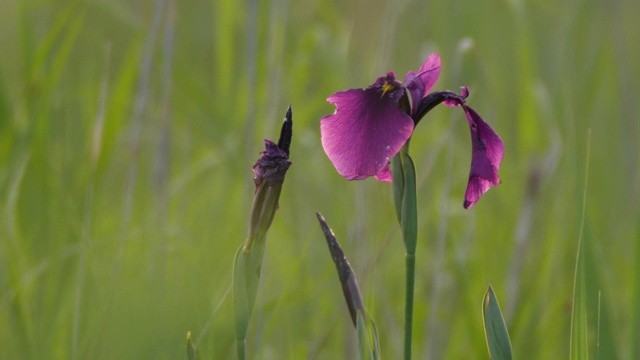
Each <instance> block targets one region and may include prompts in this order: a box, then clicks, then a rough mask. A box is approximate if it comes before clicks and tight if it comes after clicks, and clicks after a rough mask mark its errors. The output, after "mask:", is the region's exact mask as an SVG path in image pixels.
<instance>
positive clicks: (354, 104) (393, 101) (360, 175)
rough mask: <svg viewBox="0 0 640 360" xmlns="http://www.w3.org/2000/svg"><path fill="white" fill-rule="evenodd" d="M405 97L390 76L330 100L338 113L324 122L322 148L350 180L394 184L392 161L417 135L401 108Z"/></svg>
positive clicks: (324, 119)
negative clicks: (413, 136) (391, 171)
mask: <svg viewBox="0 0 640 360" xmlns="http://www.w3.org/2000/svg"><path fill="white" fill-rule="evenodd" d="M402 94H404V89H403V88H402V85H401V84H400V83H398V82H397V81H395V76H393V73H389V74H387V76H386V77H382V78H380V79H378V81H377V82H376V83H374V84H373V85H371V86H369V87H368V88H366V89H350V90H346V91H340V92H337V93H335V94H333V95H331V96H330V97H329V98H327V101H328V102H330V103H332V104H335V105H336V111H335V113H334V114H333V115H329V116H325V117H324V118H322V120H321V121H320V133H321V138H322V147H323V148H324V151H325V153H326V154H327V156H328V157H329V159H330V160H331V162H332V163H333V165H334V166H335V168H336V170H337V171H338V173H339V174H340V175H342V176H344V177H345V178H346V179H347V180H362V179H365V178H367V177H369V176H376V175H377V179H378V180H380V181H388V182H390V181H391V176H390V175H388V162H389V159H390V158H391V157H393V156H394V155H395V154H396V153H397V152H398V151H399V150H400V148H401V147H402V145H404V143H405V142H406V141H407V139H409V137H410V136H411V133H412V132H413V120H412V119H411V117H409V115H407V114H405V113H404V112H403V111H402V110H401V109H400V107H399V105H398V101H399V99H400V98H401V97H402ZM385 168H386V169H387V170H386V171H385Z"/></svg>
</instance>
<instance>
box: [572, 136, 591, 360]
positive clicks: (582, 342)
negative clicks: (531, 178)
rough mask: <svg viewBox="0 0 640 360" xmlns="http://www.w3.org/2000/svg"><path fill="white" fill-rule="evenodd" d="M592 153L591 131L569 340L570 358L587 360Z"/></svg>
mask: <svg viewBox="0 0 640 360" xmlns="http://www.w3.org/2000/svg"><path fill="white" fill-rule="evenodd" d="M590 153H591V129H589V131H588V133H587V154H586V157H585V172H584V186H583V192H582V214H581V220H580V233H579V235H578V248H577V250H576V266H575V274H574V283H573V310H572V312H571V336H570V340H569V358H570V359H572V360H586V359H588V358H589V343H588V337H587V335H588V334H587V332H588V324H587V298H586V297H587V294H586V276H585V244H584V242H583V235H584V224H585V211H586V208H587V192H588V185H589V163H590Z"/></svg>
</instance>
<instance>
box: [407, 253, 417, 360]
mask: <svg viewBox="0 0 640 360" xmlns="http://www.w3.org/2000/svg"><path fill="white" fill-rule="evenodd" d="M405 261H406V273H405V278H406V291H405V298H404V300H405V303H404V359H405V360H411V339H412V335H413V289H414V283H415V273H416V255H415V254H409V253H407V254H406V255H405Z"/></svg>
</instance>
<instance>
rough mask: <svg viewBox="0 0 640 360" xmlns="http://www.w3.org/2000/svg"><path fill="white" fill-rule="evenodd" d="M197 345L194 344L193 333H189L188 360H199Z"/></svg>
mask: <svg viewBox="0 0 640 360" xmlns="http://www.w3.org/2000/svg"><path fill="white" fill-rule="evenodd" d="M197 359H198V356H197V355H196V344H194V343H193V339H192V337H191V331H187V360H197Z"/></svg>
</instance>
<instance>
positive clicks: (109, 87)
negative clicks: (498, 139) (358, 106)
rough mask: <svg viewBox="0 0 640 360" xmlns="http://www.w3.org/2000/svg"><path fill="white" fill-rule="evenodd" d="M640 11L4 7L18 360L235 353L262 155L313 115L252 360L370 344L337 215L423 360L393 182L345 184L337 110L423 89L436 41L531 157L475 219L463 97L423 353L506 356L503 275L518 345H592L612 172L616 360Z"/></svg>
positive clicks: (437, 127)
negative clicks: (579, 327) (236, 263)
mask: <svg viewBox="0 0 640 360" xmlns="http://www.w3.org/2000/svg"><path fill="white" fill-rule="evenodd" d="M639 11H640V6H639V5H638V4H637V2H634V1H632V0H614V1H610V2H601V1H594V0H588V1H580V0H568V1H560V2H559V1H550V0H539V1H517V0H513V1H495V0H493V1H492V0H478V1H460V0H452V1H441V0H436V1H409V0H407V1H401V0H398V1H392V2H384V1H364V0H358V1H351V2H343V1H319V0H310V1H304V2H302V1H286V0H273V1H265V2H260V1H257V0H253V1H236V0H215V1H213V2H212V1H208V2H204V1H190V0H185V1H176V0H156V1H145V2H130V1H120V0H115V1H101V0H96V1H82V0H78V1H48V0H40V1H11V0H5V1H1V2H0V49H2V55H1V56H0V358H3V359H179V358H185V357H186V351H185V346H184V341H185V336H186V331H187V330H191V331H192V332H193V333H194V338H195V339H196V341H197V345H198V351H199V354H200V357H201V358H203V359H230V358H233V357H234V341H233V322H232V316H231V310H232V304H231V296H230V291H229V289H230V284H231V268H232V261H233V256H234V253H235V250H236V249H237V248H238V247H239V246H240V244H241V243H242V242H243V241H244V237H245V236H246V231H247V230H246V229H247V224H248V215H249V210H250V205H251V200H252V196H253V183H252V180H251V178H252V172H251V166H252V165H253V163H254V161H255V160H256V159H257V157H258V152H259V151H261V150H262V146H263V145H262V140H263V139H264V138H270V139H277V136H278V132H279V126H280V122H281V120H282V118H283V116H284V113H285V110H286V107H287V105H289V104H292V106H293V113H294V138H293V144H292V146H291V160H292V162H293V166H292V168H291V169H290V171H289V174H288V176H287V179H286V182H285V184H284V189H283V194H282V198H281V201H280V210H279V212H278V214H277V215H276V218H275V221H274V224H273V226H272V229H271V231H270V233H269V236H268V244H267V250H266V254H265V265H264V269H263V277H262V283H261V288H260V291H259V293H258V298H257V309H256V312H255V313H254V318H253V322H252V325H251V328H250V332H249V338H248V346H249V355H250V357H251V358H256V359H341V358H345V359H346V358H353V356H354V351H355V346H354V344H355V343H354V341H355V334H354V331H353V329H352V326H351V322H350V320H349V315H348V311H347V307H346V306H345V304H344V301H343V299H342V294H341V290H340V285H339V282H338V279H337V276H336V273H335V269H334V267H333V264H332V262H331V259H330V256H329V253H328V251H327V249H326V245H325V243H324V239H323V237H322V233H321V231H320V229H319V227H318V225H317V223H316V220H315V215H314V212H315V211H320V212H322V213H323V214H324V216H325V217H326V219H327V221H328V222H329V224H330V225H331V226H332V227H333V229H334V231H335V232H336V235H337V237H338V239H339V240H340V241H341V242H342V244H343V247H344V250H345V252H346V254H347V256H348V257H349V259H350V261H351V264H352V265H353V266H354V268H355V270H356V272H357V274H358V276H359V282H360V285H361V288H362V292H363V295H364V297H365V301H366V306H367V308H368V309H369V311H370V313H371V315H372V317H373V318H374V319H375V320H376V322H377V325H378V328H379V331H380V336H381V340H382V355H383V357H384V358H387V359H397V358H400V356H401V352H402V349H401V348H402V334H403V329H402V326H403V324H402V314H403V301H404V299H403V295H404V285H403V284H404V279H403V276H404V275H403V274H404V264H403V258H404V253H403V246H402V241H401V236H400V231H399V227H398V226H397V222H396V220H395V214H394V213H393V203H392V197H391V188H390V186H389V185H388V184H383V183H378V182H376V181H374V180H367V181H362V182H347V181H344V180H343V179H342V178H341V177H340V176H339V175H338V174H337V173H336V172H335V170H334V169H333V167H332V165H331V163H330V162H329V161H328V159H327V158H326V156H325V155H324V153H323V151H322V147H321V144H320V138H319V120H320V118H321V117H322V116H324V115H327V114H330V113H332V112H333V106H331V105H330V104H328V103H326V101H325V99H326V97H327V96H329V95H330V94H332V93H333V92H335V91H337V90H343V89H347V88H351V87H366V86H368V85H369V84H371V83H372V82H373V81H374V80H375V79H376V78H377V77H378V76H380V75H382V74H384V73H386V72H387V71H391V70H393V71H395V72H396V74H397V75H398V76H399V77H401V78H402V77H403V76H404V74H405V73H406V72H407V71H409V70H414V71H415V70H417V69H418V67H419V66H420V65H421V64H422V62H423V61H424V59H425V58H426V56H427V55H428V54H429V53H431V52H434V51H435V52H438V53H439V54H440V56H441V57H442V61H443V66H442V71H441V75H440V79H439V81H438V83H437V84H436V86H435V89H450V90H457V89H458V88H459V86H462V85H468V86H469V88H470V90H471V97H470V98H469V99H468V103H469V104H470V105H471V106H472V107H473V108H475V109H476V110H477V111H478V112H479V113H480V114H481V115H482V116H483V117H484V118H485V120H486V121H488V122H489V123H490V124H491V125H492V126H493V128H494V129H495V130H496V131H497V132H498V133H499V134H500V135H501V136H502V138H503V140H504V142H505V147H506V153H505V158H504V162H503V165H502V169H501V172H500V175H501V178H502V182H503V183H502V184H501V185H500V186H499V187H498V188H496V189H492V190H491V191H490V192H489V193H488V194H487V195H485V196H484V197H483V198H482V200H481V201H480V202H479V203H478V204H477V205H476V206H475V207H474V208H473V209H472V210H471V211H465V210H463V209H462V199H463V194H464V188H465V185H466V178H467V172H468V167H469V161H470V142H469V134H468V129H467V126H466V125H465V121H464V115H463V112H462V111H460V110H459V109H447V108H445V107H439V108H437V109H435V110H434V111H432V112H431V113H430V114H429V115H428V117H427V118H425V119H424V120H423V121H422V122H421V124H420V125H419V126H418V128H417V130H416V133H415V135H414V138H413V140H412V154H413V157H414V159H415V160H416V168H417V171H418V184H419V185H418V186H419V187H418V206H419V217H420V228H419V235H418V236H419V244H418V253H417V283H416V309H415V311H416V318H415V320H414V321H415V329H414V344H415V345H414V355H415V358H416V359H442V358H447V359H461V358H464V359H487V358H488V353H487V350H486V346H485V341H484V334H483V329H482V318H481V301H482V297H483V294H484V292H485V290H486V287H487V284H488V283H492V285H493V286H494V289H495V291H496V294H497V296H498V299H499V301H500V305H501V307H502V310H503V312H504V314H505V317H506V320H507V325H508V327H509V330H510V335H511V340H512V343H513V349H514V355H515V357H516V358H519V359H559V358H566V357H568V355H569V339H570V324H571V308H572V296H573V280H574V268H575V263H576V251H577V245H578V237H579V234H580V224H581V213H582V195H583V193H584V192H585V187H584V183H585V181H584V180H585V177H586V178H588V181H589V187H588V189H586V199H587V200H586V206H587V207H586V211H585V217H584V233H583V246H584V248H583V251H584V255H585V257H584V261H585V262H584V266H585V273H584V275H585V284H586V287H585V299H586V311H587V314H588V316H587V328H586V329H584V330H586V334H587V335H588V340H589V346H590V349H589V350H590V355H591V357H592V358H600V359H617V358H620V359H638V358H639V357H640V352H639V349H638V343H640V336H639V334H640V330H639V328H640V312H639V310H640V265H639V263H640V255H639V254H640V250H639V249H640V246H639V245H640V244H639V243H638V241H639V240H640V235H639V234H640V222H639V214H640V213H639V210H640V209H639V204H640V201H639V198H640V170H639V169H640V157H639V155H640V149H639V147H640V145H639V141H638V139H639V138H640V125H639V124H638V115H637V114H638V110H639V109H638V105H637V101H636V99H635V96H636V95H637V94H638V93H640V85H639V84H640V67H639V66H638V62H637V59H638V58H640V47H638V44H639V43H640V41H639V36H638V34H640V23H639V22H638V21H637V15H638V12H639ZM589 129H591V157H590V167H589V168H590V171H589V173H588V174H587V173H586V172H585V169H586V153H587V142H588V141H587V138H588V132H589ZM599 296H600V302H598V299H599ZM597 343H598V344H599V346H598V347H596V344H597Z"/></svg>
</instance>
